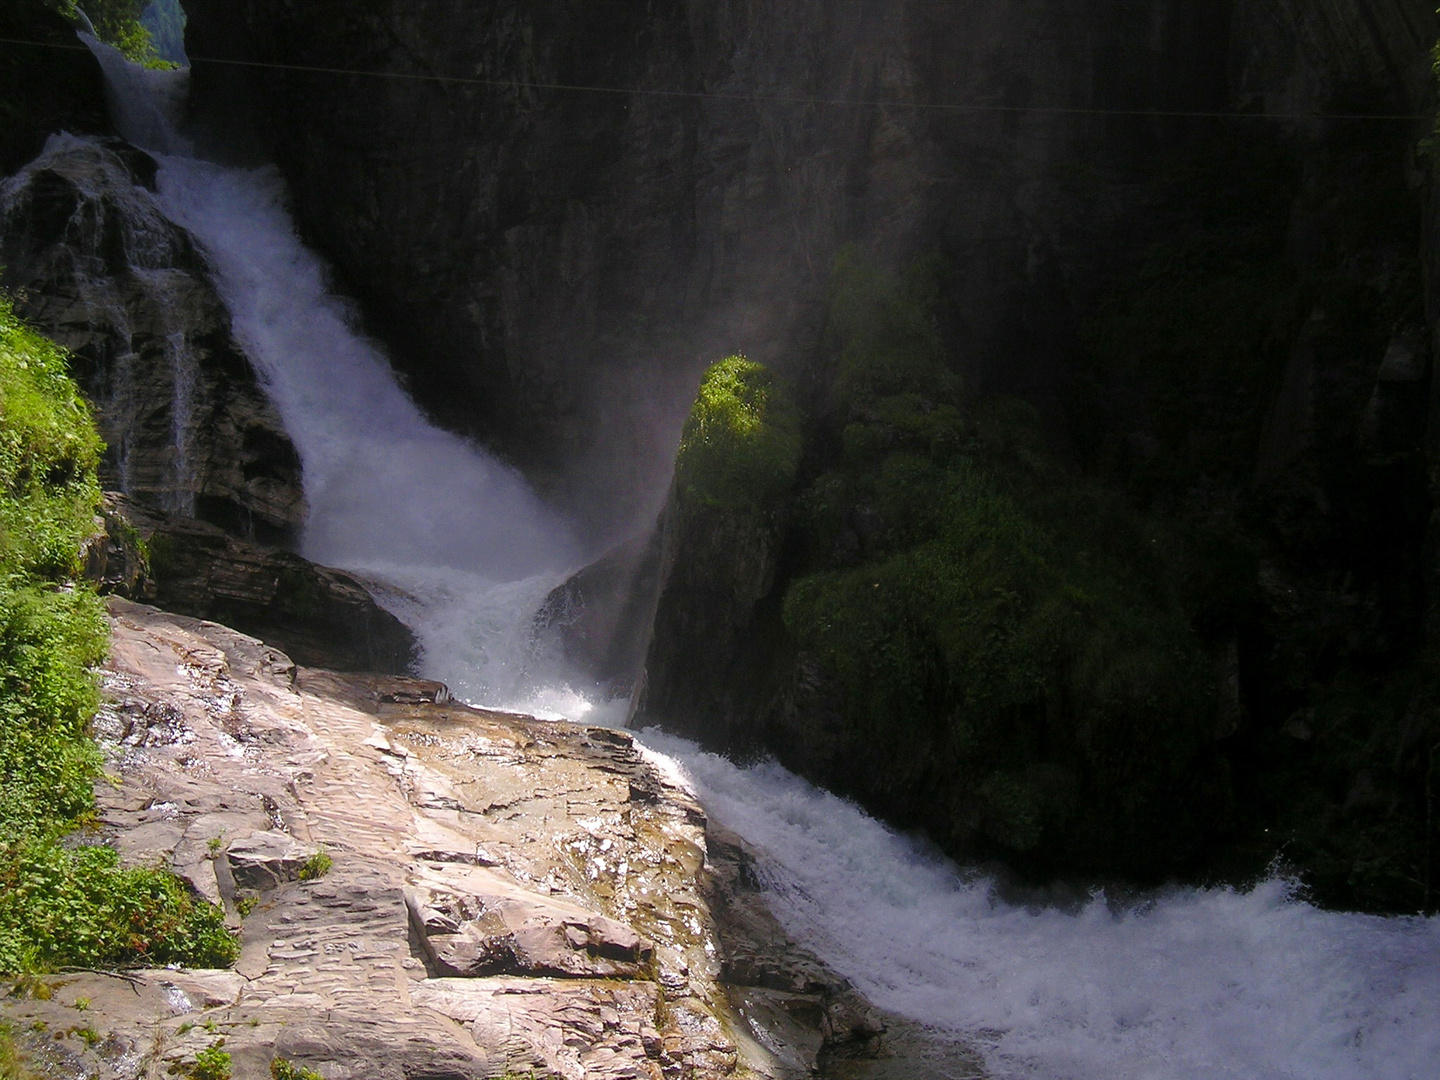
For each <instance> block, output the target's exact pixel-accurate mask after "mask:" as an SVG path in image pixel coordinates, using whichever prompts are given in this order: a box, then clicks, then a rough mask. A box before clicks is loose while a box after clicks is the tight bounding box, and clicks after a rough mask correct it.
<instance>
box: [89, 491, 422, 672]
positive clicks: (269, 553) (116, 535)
mask: <svg viewBox="0 0 1440 1080" xmlns="http://www.w3.org/2000/svg"><path fill="white" fill-rule="evenodd" d="M104 516H105V533H104V535H103V537H96V538H95V540H94V541H92V543H91V545H90V547H89V550H88V553H87V563H88V576H89V577H90V578H91V580H93V581H95V582H97V583H98V584H99V585H100V586H101V588H102V589H103V590H105V591H107V592H113V593H116V594H118V595H120V596H124V597H127V598H129V599H133V600H141V601H146V602H153V603H159V604H162V605H164V606H165V607H166V608H168V609H170V610H172V611H175V612H178V613H180V614H182V615H189V616H192V617H194V618H200V619H213V620H215V621H217V622H224V623H226V624H227V625H230V626H235V627H237V628H238V629H240V630H242V631H244V632H246V633H249V634H254V635H256V636H257V637H262V638H264V639H265V640H267V641H270V642H272V643H274V644H275V645H277V646H279V647H280V648H282V649H284V650H285V652H287V653H288V654H289V655H290V656H292V657H293V658H294V659H295V660H297V661H298V662H300V663H302V664H308V665H311V666H324V667H331V668H336V669H339V670H345V671H374V672H385V673H389V674H394V675H403V674H405V673H406V672H407V671H408V670H409V668H410V666H411V665H412V663H413V662H414V657H415V639H414V637H413V635H412V634H411V633H410V631H409V630H408V629H407V628H406V627H405V625H404V624H403V623H402V622H400V620H399V619H397V618H396V617H395V616H394V615H391V614H390V613H389V612H388V611H386V610H385V609H384V608H382V607H380V605H379V604H377V603H376V602H375V600H374V599H373V598H372V597H371V595H370V593H369V592H368V591H367V590H366V588H365V585H364V583H362V582H361V581H360V579H359V578H356V577H354V576H353V575H351V574H347V573H345V572H344V571H343V570H335V569H332V568H330V567H326V566H320V565H318V564H316V563H312V562H310V561H309V560H308V559H305V558H302V557H301V556H299V555H296V554H295V553H294V552H290V551H284V550H282V549H280V548H276V547H270V546H267V545H265V544H259V543H253V542H251V541H247V540H241V539H239V538H237V537H234V536H230V535H228V534H227V533H225V532H224V530H222V529H220V528H218V527H216V526H214V525H211V524H208V523H206V522H203V521H196V520H193V519H190V518H183V517H177V516H174V515H170V514H164V513H161V512H159V511H157V510H155V509H153V508H150V507H146V506H142V505H141V504H139V503H137V502H136V501H135V500H133V499H127V498H125V497H124V496H123V495H119V494H117V493H115V492H110V493H107V495H106V497H105V515H104ZM427 689H428V693H429V694H430V695H431V697H430V700H433V699H434V698H433V695H434V694H436V693H438V692H439V691H437V690H435V689H434V688H433V687H428V684H427V685H426V686H418V687H417V686H408V685H407V686H404V687H401V688H397V689H396V690H395V691H394V692H396V693H401V692H402V691H403V692H405V693H409V694H411V695H412V696H413V695H414V694H422V696H423V693H422V692H425V691H427Z"/></svg>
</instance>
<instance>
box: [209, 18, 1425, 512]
mask: <svg viewBox="0 0 1440 1080" xmlns="http://www.w3.org/2000/svg"><path fill="white" fill-rule="evenodd" d="M190 7H191V21H190V29H189V33H190V41H191V51H192V52H193V53H194V54H195V55H196V56H198V57H201V58H204V57H214V58H219V59H232V60H233V59H239V60H253V61H258V62H260V63H262V64H281V65H284V64H292V65H297V66H298V67H308V68H311V69H324V71H323V72H322V71H318V70H309V71H306V70H284V69H272V68H263V67H262V68H253V69H246V68H235V67H231V66H221V65H207V64H205V63H204V62H203V59H202V60H201V61H200V62H197V65H196V69H195V70H196V79H195V88H196V99H195V100H196V106H197V108H198V110H199V111H200V113H201V114H203V115H205V116H208V117H209V118H210V119H211V120H212V121H214V122H215V123H217V124H221V125H224V127H225V129H226V131H227V132H229V131H231V130H233V129H234V127H235V125H236V121H237V113H240V112H244V111H247V110H248V111H249V112H250V113H251V114H252V115H253V116H254V117H264V123H263V124H258V125H256V133H257V137H258V138H259V140H260V142H261V143H262V144H263V146H264V148H265V150H266V152H268V153H270V154H272V155H273V156H274V157H275V159H276V160H278V161H279V162H280V164H281V167H282V169H283V170H284V172H285V173H286V176H287V178H288V179H289V181H290V183H291V186H292V190H293V191H294V193H295V198H296V211H297V215H298V217H299V220H300V222H301V224H302V228H303V229H304V230H305V232H306V234H307V236H309V237H310V238H311V239H312V240H313V241H314V242H315V243H316V244H318V245H319V246H320V247H321V248H322V249H323V250H324V251H325V252H326V253H327V254H328V255H329V256H330V258H331V259H332V260H333V261H334V262H335V264H336V265H337V267H338V268H339V270H340V272H341V274H342V275H343V276H344V278H345V279H346V281H347V282H348V283H349V284H350V286H351V287H353V289H354V290H355V292H356V293H357V295H358V296H359V297H360V299H361V300H362V302H363V304H364V306H365V308H366V311H367V312H368V313H369V315H370V317H371V318H372V319H373V321H374V325H375V327H376V328H377V330H379V331H380V333H381V334H382V335H383V336H384V337H385V338H386V339H387V340H388V341H389V342H390V343H391V345H392V346H393V348H394V350H395V356H396V361H397V363H398V364H399V365H400V366H401V367H402V368H404V369H406V370H407V371H408V372H409V373H410V376H411V379H412V385H413V387H414V390H415V392H416V394H417V395H418V397H419V398H420V399H421V400H422V401H423V402H424V403H426V405H427V406H428V407H429V408H430V409H432V410H433V411H434V412H435V413H436V414H437V415H439V416H440V417H441V418H442V419H443V420H445V421H446V422H447V423H450V424H452V425H455V426H459V427H464V428H466V429H468V430H471V431H475V432H478V433H479V434H480V435H481V436H482V437H484V438H487V439H490V440H492V441H494V442H496V443H498V444H499V446H500V447H501V448H502V449H504V450H506V451H507V452H509V453H510V454H512V455H514V456H515V457H517V458H518V459H520V460H521V461H522V463H524V464H526V465H528V466H529V467H530V469H531V472H532V474H534V475H537V476H541V477H544V478H547V479H549V480H551V481H552V482H555V483H557V484H558V490H560V491H562V492H564V493H567V494H568V495H569V497H570V498H571V499H572V501H574V502H576V503H577V504H578V505H582V506H585V507H586V508H587V509H588V510H589V511H590V512H591V513H592V514H594V515H595V516H596V517H597V518H599V519H601V520H602V521H615V520H620V521H625V520H627V519H629V518H631V517H632V516H633V513H634V511H635V509H636V506H637V502H639V503H640V504H641V505H643V504H644V500H643V498H640V497H637V496H636V495H635V494H634V492H636V491H637V490H638V491H641V492H648V493H650V494H651V495H652V496H653V495H654V494H655V493H658V492H659V491H660V490H661V489H663V486H664V476H665V471H666V469H667V467H668V464H669V452H670V450H671V449H673V445H674V442H673V440H674V437H675V432H676V431H678V428H679V424H680V421H681V419H682V418H683V415H684V402H685V399H686V398H687V397H688V391H689V389H690V388H691V387H693V385H694V383H695V381H696V379H697V377H698V375H699V372H700V370H701V368H702V367H703V366H704V365H705V364H706V363H708V362H710V361H712V360H714V359H716V358H717V357H719V356H722V355H725V354H727V353H729V352H732V351H744V352H746V353H747V354H748V355H750V356H752V357H753V358H755V359H757V360H760V361H762V362H767V363H772V362H773V363H778V364H779V365H780V366H781V367H782V368H788V369H790V370H803V369H804V368H805V367H806V366H807V364H808V363H809V362H810V361H809V359H808V358H809V357H810V355H811V354H812V353H813V352H814V350H815V347H816V345H817V344H818V341H817V334H818V331H819V319H818V317H817V313H818V304H819V302H820V301H822V300H823V292H824V288H825V284H826V281H827V278H828V274H829V270H830V266H831V263H832V261H833V258H834V255H835V252H836V250H837V248H838V246H839V245H840V244H842V243H844V242H847V241H848V242H858V243H861V244H864V245H867V246H869V247H871V248H872V249H874V250H876V251H878V252H880V253H882V255H883V256H884V257H885V258H887V259H894V258H899V257H901V256H903V255H904V253H906V252H914V251H917V250H921V249H935V250H942V251H944V252H945V253H946V254H947V255H948V256H949V257H950V258H952V259H953V260H954V262H955V264H956V270H957V272H956V276H955V280H956V293H955V296H954V297H953V301H954V305H953V306H954V311H953V313H952V318H951V320H950V321H951V323H952V330H953V332H954V334H955V336H956V345H957V352H958V353H959V354H960V355H962V356H963V357H964V365H965V368H966V373H967V375H968V376H969V377H970V379H971V382H972V384H973V385H975V386H977V387H978V386H981V385H987V386H998V387H1002V388H1008V389H1016V388H1020V389H1024V390H1026V391H1028V392H1030V393H1038V394H1041V395H1051V394H1054V393H1056V392H1057V391H1058V390H1059V389H1060V388H1061V387H1062V385H1063V383H1064V382H1065V381H1066V380H1067V379H1068V378H1071V377H1073V371H1071V370H1070V368H1069V365H1070V364H1071V361H1072V360H1073V356H1074V353H1075V349H1076V342H1075V335H1074V331H1075V326H1076V323H1077V321H1078V320H1080V319H1083V318H1084V317H1085V315H1086V314H1087V313H1088V312H1090V311H1092V310H1093V309H1094V307H1095V305H1096V304H1097V303H1098V302H1099V301H1100V300H1102V299H1103V297H1104V295H1105V290H1106V288H1107V283H1108V282H1109V281H1110V280H1112V279H1113V277H1114V276H1115V275H1116V274H1119V273H1125V272H1127V271H1128V270H1129V269H1130V268H1131V266H1132V264H1133V259H1134V257H1135V256H1136V255H1137V254H1138V253H1139V252H1142V251H1143V250H1145V248H1146V247H1147V246H1148V245H1149V244H1150V243H1152V242H1153V241H1154V240H1155V239H1157V238H1158V237H1159V236H1161V235H1163V232H1164V230H1165V229H1166V228H1168V227H1170V226H1171V224H1172V219H1173V211H1174V207H1173V206H1172V207H1170V208H1168V210H1169V213H1168V214H1167V208H1166V207H1164V206H1163V205H1160V204H1162V203H1163V202H1164V194H1165V193H1164V191H1163V190H1162V189H1160V188H1158V187H1157V185H1156V182H1155V181H1156V174H1157V172H1158V171H1159V170H1161V168H1162V167H1163V164H1164V162H1165V161H1166V160H1167V159H1168V158H1169V157H1171V156H1172V155H1174V154H1175V153H1177V152H1179V151H1182V150H1186V149H1194V148H1197V147H1203V146H1205V145H1207V144H1209V143H1212V142H1213V141H1214V140H1215V138H1216V137H1217V136H1223V135H1226V134H1228V133H1229V129H1230V128H1232V126H1233V124H1232V123H1231V122H1228V121H1226V122H1217V121H1214V120H1207V119H1205V118H1203V117H1200V116H1194V115H1189V116H1186V115H1178V116H1177V115H1173V113H1176V112H1180V113H1196V112H1199V113H1205V112H1213V111H1229V110H1231V109H1239V110H1242V111H1246V110H1251V111H1271V112H1278V113H1282V114H1286V115H1288V116H1292V117H1301V119H1296V120H1288V121H1285V122H1283V123H1281V124H1279V125H1272V126H1269V127H1265V126H1264V124H1263V122H1258V121H1257V122H1248V123H1254V124H1255V125H1256V126H1258V127H1261V128H1262V129H1263V130H1266V131H1269V132H1271V133H1273V134H1274V135H1275V136H1276V137H1278V138H1282V139H1283V138H1286V137H1288V135H1287V133H1293V132H1295V131H1297V130H1299V131H1303V132H1308V133H1312V134H1313V133H1314V132H1316V131H1318V130H1319V129H1320V128H1323V126H1324V125H1322V124H1318V122H1313V121H1309V120H1306V119H1303V117H1305V116H1306V115H1308V114H1310V113H1312V112H1319V111H1326V110H1332V109H1339V110H1340V111H1343V110H1344V109H1345V108H1347V107H1349V106H1353V105H1356V99H1355V98H1354V97H1353V94H1352V91H1354V90H1356V88H1363V89H1361V91H1360V92H1361V94H1362V96H1363V95H1367V94H1372V91H1374V89H1375V88H1377V87H1378V88H1380V89H1379V95H1378V99H1376V100H1372V101H1370V102H1368V103H1367V108H1368V107H1369V106H1374V109H1372V110H1371V111H1386V112H1395V111H1399V112H1412V111H1414V110H1416V109H1417V108H1419V107H1420V105H1421V104H1422V103H1423V102H1424V100H1425V99H1426V92H1427V91H1426V86H1427V84H1426V63H1425V50H1426V49H1427V48H1428V46H1429V44H1430V43H1431V42H1432V41H1433V38H1434V36H1435V32H1436V27H1435V25H1434V17H1433V13H1432V12H1431V11H1430V10H1429V8H1428V6H1427V4H1426V3H1424V0H1387V2H1386V3H1383V4H1378V5H1359V4H1355V3H1348V2H1338V3H1326V4H1321V5H1292V4H1278V5H1277V4H1272V3H1260V2H1255V0H1240V2H1235V3H1224V4H1214V3H1201V2H1195V0H1151V2H1146V3H1140V4H1132V5H1126V6H1125V7H1124V8H1123V9H1116V8H1115V7H1114V6H1113V5H1110V4H1105V3H1102V2H1099V0H1095V2H1092V3H1085V4H1081V5H1078V6H1077V5H1075V4H1062V3H1057V2H1054V0H1027V2H1024V3H1016V4H1006V5H999V6H996V5H971V4H959V5H957V4H947V5H935V4H931V3H913V4H911V3H903V4H898V5H897V4H890V3H885V4H881V3H872V2H861V0H857V2H854V3H846V4H839V5H837V4H823V3H819V2H807V3H798V4H797V3H784V4H780V3H758V4H721V5H718V6H717V5H713V4H697V3H684V2H680V0H671V2H667V3H660V4H650V5H646V6H645V7H644V8H641V7H638V6H631V7H621V8H616V7H613V6H612V7H605V8H597V7H595V6H594V5H589V4H583V3H565V2H560V0H551V2H547V3H544V4H500V5H496V6H492V7H491V8H489V9H487V11H486V14H485V16H484V17H483V18H481V19H478V20H476V19H474V18H473V17H472V16H471V14H470V13H469V12H461V11H460V10H459V9H457V8H455V7H453V6H452V5H448V4H443V3H435V4H425V3H419V4H416V3H401V2H398V0H396V2H389V3H379V4H372V5H368V6H367V7H365V8H364V9H363V10H362V9H356V8H355V7H354V6H353V5H349V4H344V3H340V2H338V0H336V2H327V3H322V4H318V5H306V6H305V7H303V8H301V7H297V6H295V5H290V4H285V3H282V2H281V0H244V2H241V3H230V2H228V0H196V2H195V3H193V4H192V5H191V6H190ZM377 75H383V76H384V77H377ZM617 91H619V92H617ZM1372 96H1373V95H1372ZM877 102H879V103H887V104H866V103H877ZM1242 126H1245V125H1243V124H1242ZM1396 167H1397V168H1398V167H1399V163H1397V164H1396ZM597 502H598V504H599V505H597Z"/></svg>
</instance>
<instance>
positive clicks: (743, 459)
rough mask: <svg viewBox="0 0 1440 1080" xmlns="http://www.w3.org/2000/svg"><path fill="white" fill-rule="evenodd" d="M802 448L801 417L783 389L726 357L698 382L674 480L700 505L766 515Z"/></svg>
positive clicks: (783, 491)
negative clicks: (763, 511) (761, 512)
mask: <svg viewBox="0 0 1440 1080" xmlns="http://www.w3.org/2000/svg"><path fill="white" fill-rule="evenodd" d="M800 447H801V439H800V424H799V414H798V412H797V410H796V408H795V406H794V403H793V402H792V401H791V400H790V396H789V395H788V394H787V393H786V391H785V389H784V387H783V386H781V385H780V383H779V382H778V381H777V380H776V378H775V376H774V375H773V374H772V373H771V372H770V371H769V370H768V369H767V368H766V367H764V366H763V365H761V364H757V363H755V362H754V361H753V360H747V359H746V358H745V357H743V356H731V357H727V358H726V359H724V360H721V361H719V362H717V363H715V364H713V365H711V367H710V368H709V370H708V371H706V372H705V375H704V378H703V379H701V382H700V391H699V394H698V396H697V397H696V400H695V406H694V408H693V409H692V410H691V413H690V418H689V420H688V421H686V424H685V429H684V432H683V433H682V435H681V439H680V453H679V456H678V457H677V459H676V465H675V473H676V479H677V481H678V483H679V484H680V486H681V488H682V490H683V491H684V492H685V494H686V495H687V496H688V497H689V498H691V499H693V500H695V501H696V502H698V503H701V504H703V505H708V506H714V507H719V508H724V509H741V508H753V509H759V510H766V509H771V508H773V507H774V506H775V504H776V503H777V502H778V501H779V500H781V499H783V498H784V497H785V495H787V494H788V493H789V490H790V486H791V484H792V483H793V481H794V477H795V469H796V466H797V465H798V463H799V460H800Z"/></svg>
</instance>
